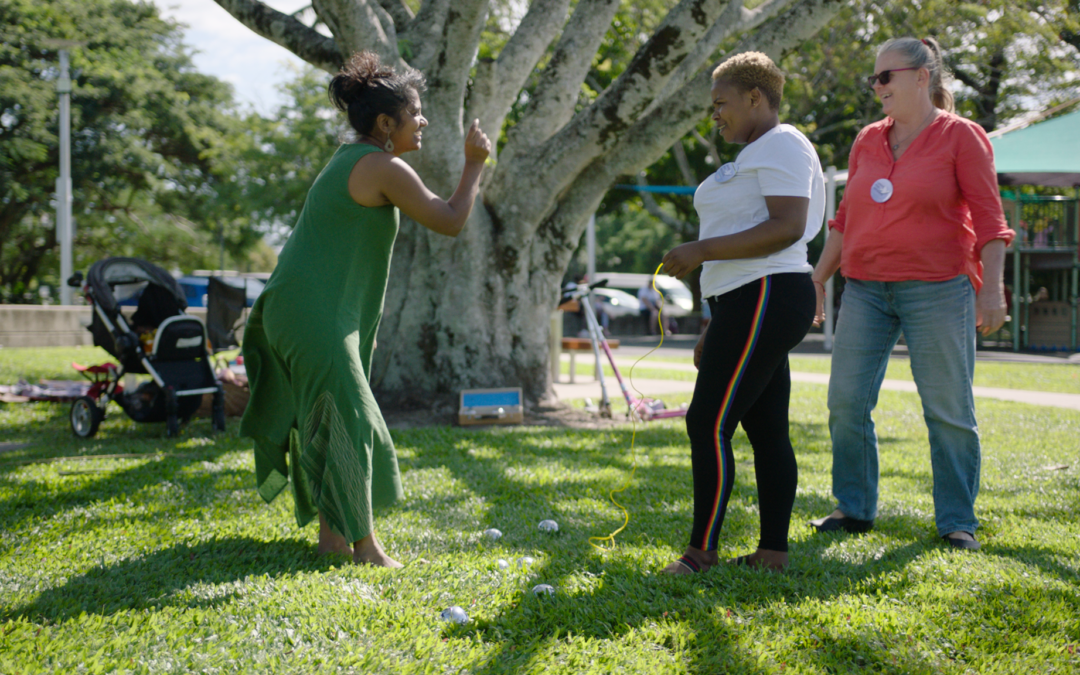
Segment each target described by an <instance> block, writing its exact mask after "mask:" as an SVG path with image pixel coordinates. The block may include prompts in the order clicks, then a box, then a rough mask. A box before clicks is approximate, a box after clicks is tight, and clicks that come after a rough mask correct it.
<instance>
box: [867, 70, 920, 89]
mask: <svg viewBox="0 0 1080 675" xmlns="http://www.w3.org/2000/svg"><path fill="white" fill-rule="evenodd" d="M901 70H918V68H915V67H912V68H893V69H892V70H883V71H881V72H880V73H878V74H876V75H871V76H870V77H868V78H866V86H868V87H873V86H874V82H880V83H882V84H888V83H889V80H891V79H892V74H893V73H899V72H900V71H901Z"/></svg>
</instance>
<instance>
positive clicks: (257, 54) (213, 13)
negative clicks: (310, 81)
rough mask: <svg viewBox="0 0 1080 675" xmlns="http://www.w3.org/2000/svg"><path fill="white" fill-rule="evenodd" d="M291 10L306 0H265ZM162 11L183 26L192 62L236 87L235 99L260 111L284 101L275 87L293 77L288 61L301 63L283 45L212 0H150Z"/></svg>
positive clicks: (204, 71)
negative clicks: (192, 50)
mask: <svg viewBox="0 0 1080 675" xmlns="http://www.w3.org/2000/svg"><path fill="white" fill-rule="evenodd" d="M263 1H264V2H266V4H268V5H270V6H271V7H273V8H274V9H277V10H279V11H282V12H286V13H291V12H294V11H296V10H298V9H300V8H302V7H306V6H308V5H310V4H311V1H310V0H263ZM154 4H156V5H157V6H158V8H159V9H160V10H161V13H162V14H163V15H164V16H166V17H169V18H172V19H175V20H177V21H179V22H180V23H183V24H185V25H186V26H187V28H185V29H184V42H185V43H186V44H187V45H188V46H189V47H192V48H194V49H195V51H196V54H195V56H194V61H195V67H196V68H197V69H198V70H199V72H202V73H206V74H208V75H214V76H216V77H217V78H219V79H221V80H224V81H226V82H228V83H230V84H231V85H233V87H234V88H235V90H236V100H237V101H238V102H240V103H241V104H248V105H251V106H253V107H254V108H255V109H256V110H258V111H259V112H261V113H264V114H267V113H270V112H272V111H273V110H274V109H275V108H276V107H277V106H278V105H279V104H281V103H283V102H284V101H283V99H282V97H281V96H280V95H279V94H278V92H277V87H278V86H279V85H280V84H282V83H283V82H285V81H287V80H289V79H291V76H290V71H289V66H290V65H292V66H299V65H301V64H302V63H303V61H301V60H300V59H299V58H298V57H296V56H294V55H293V54H292V52H290V51H288V50H287V49H285V48H284V47H279V46H278V45H276V44H274V43H273V42H271V41H269V40H267V39H266V38H263V37H260V36H258V35H256V34H255V33H253V32H252V31H251V30H250V29H249V28H247V27H246V26H244V25H243V24H241V23H240V22H239V21H237V20H236V19H234V18H233V17H232V16H231V15H230V14H229V13H228V12H226V11H225V10H224V9H222V8H221V7H220V6H219V5H218V4H217V3H216V2H214V0H154Z"/></svg>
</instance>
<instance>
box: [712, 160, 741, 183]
mask: <svg viewBox="0 0 1080 675" xmlns="http://www.w3.org/2000/svg"><path fill="white" fill-rule="evenodd" d="M737 173H739V166H738V165H737V164H736V163H735V162H728V163H727V164H725V165H723V166H722V167H720V168H719V169H717V170H716V173H714V174H713V178H715V179H716V182H717V183H726V182H728V181H729V180H731V179H732V178H734V177H735V174H737Z"/></svg>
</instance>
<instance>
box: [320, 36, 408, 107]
mask: <svg viewBox="0 0 1080 675" xmlns="http://www.w3.org/2000/svg"><path fill="white" fill-rule="evenodd" d="M393 76H394V69H393V68H390V67H389V66H385V65H383V63H382V61H381V60H380V59H379V55H378V54H376V53H374V52H367V51H364V52H358V53H356V54H353V56H352V58H350V59H349V60H348V61H346V62H345V65H344V66H342V67H341V72H339V73H338V74H337V75H336V76H335V77H334V78H333V79H332V80H331V81H330V92H329V93H330V100H331V101H332V102H333V103H334V105H335V106H336V107H337V109H338V110H340V111H342V112H347V111H348V109H349V103H351V102H352V101H354V100H355V99H357V98H358V97H361V96H363V95H364V93H365V92H366V91H367V90H368V89H369V88H370V87H372V86H377V83H378V81H379V80H386V79H389V78H391V77H393Z"/></svg>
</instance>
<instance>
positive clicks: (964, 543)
mask: <svg viewBox="0 0 1080 675" xmlns="http://www.w3.org/2000/svg"><path fill="white" fill-rule="evenodd" d="M968 534H971V533H970V532H968ZM971 536H972V537H974V536H975V535H973V534H972V535H971ZM942 539H944V540H945V541H946V542H947V543H948V544H949V546H950V547H952V548H956V549H960V550H964V551H978V550H979V549H980V548H982V544H980V543H979V542H978V541H976V540H975V539H956V538H955V537H950V536H949V535H945V536H944V537H942Z"/></svg>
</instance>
